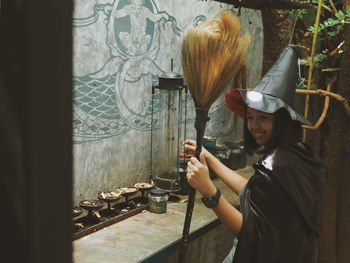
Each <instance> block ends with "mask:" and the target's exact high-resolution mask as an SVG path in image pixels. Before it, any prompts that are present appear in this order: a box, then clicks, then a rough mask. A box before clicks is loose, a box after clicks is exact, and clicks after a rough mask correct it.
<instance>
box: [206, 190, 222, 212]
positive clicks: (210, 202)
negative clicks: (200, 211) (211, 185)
mask: <svg viewBox="0 0 350 263" xmlns="http://www.w3.org/2000/svg"><path fill="white" fill-rule="evenodd" d="M220 196H221V193H220V190H219V189H217V191H216V194H215V195H214V196H212V197H203V198H202V202H203V204H204V205H205V206H206V207H208V208H214V207H215V206H216V205H217V204H218V202H219V199H220Z"/></svg>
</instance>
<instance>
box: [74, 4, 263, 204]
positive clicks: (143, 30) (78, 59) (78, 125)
mask: <svg viewBox="0 0 350 263" xmlns="http://www.w3.org/2000/svg"><path fill="white" fill-rule="evenodd" d="M231 8H232V7H231V6H230V5H227V4H219V3H218V2H215V1H211V0H208V1H198V0H177V1H174V0H95V1H86V0H75V3H74V14H73V41H74V43H73V76H74V77H73V142H74V147H73V150H74V195H73V196H74V200H75V201H77V200H80V199H83V198H95V197H96V192H98V191H101V190H108V189H111V188H112V187H120V186H123V185H124V186H125V185H127V184H130V183H131V182H133V181H135V180H148V179H149V175H150V148H151V146H150V141H151V136H150V135H151V128H152V130H156V129H157V127H158V126H157V125H158V123H157V119H153V120H152V110H153V115H154V116H155V115H156V114H157V112H159V110H160V107H159V100H160V96H159V93H158V90H157V89H156V92H155V93H154V94H153V95H152V86H153V85H156V84H157V83H158V77H159V76H160V75H162V74H164V73H165V72H168V71H170V70H171V65H173V71H174V72H176V73H180V74H181V73H182V69H181V61H180V46H181V41H182V36H183V34H184V32H185V30H186V28H187V27H188V26H190V25H194V26H195V25H198V24H199V23H201V22H203V21H205V20H206V19H210V18H213V17H215V16H217V15H218V13H219V12H220V11H222V10H231ZM232 11H233V12H236V11H235V10H232ZM259 19H260V17H259V14H258V13H257V12H255V11H249V10H248V11H246V14H244V12H243V13H242V16H241V20H242V29H243V30H242V31H244V32H245V31H248V30H249V31H250V32H251V34H252V36H253V41H252V45H251V50H254V54H253V53H250V54H249V58H248V59H249V60H250V61H254V63H255V65H254V63H249V62H248V63H249V65H253V66H252V67H251V66H249V65H248V67H249V71H250V78H249V80H248V82H251V81H252V80H253V81H255V80H256V79H257V78H258V76H259V75H260V68H259V67H257V66H256V64H257V63H256V58H255V57H254V56H255V55H256V54H258V56H259V52H260V50H261V49H260V47H261V45H260V43H262V42H261V41H257V40H260V39H261V34H262V32H261V27H260V26H259V23H260V20H259ZM250 21H251V22H250ZM254 39H255V40H254ZM171 61H173V63H171ZM183 96H186V95H185V93H183ZM186 99H187V114H186V122H187V123H186V124H187V129H188V132H187V135H188V136H189V137H190V138H191V137H192V138H194V136H195V130H194V128H193V123H194V118H195V111H194V105H193V101H192V98H191V97H190V95H189V94H187V98H186ZM209 116H210V118H211V119H210V121H209V122H208V124H207V128H206V133H207V135H212V136H217V137H225V136H232V135H234V133H235V132H236V131H237V129H239V123H237V120H236V119H235V118H234V117H233V115H232V113H230V112H229V111H228V109H227V107H226V106H225V102H224V98H223V96H222V97H221V98H219V99H218V100H217V101H216V102H215V103H214V105H212V107H211V109H210V112H209ZM153 143H154V144H155V143H156V142H153Z"/></svg>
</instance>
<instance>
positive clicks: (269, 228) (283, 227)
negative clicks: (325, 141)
mask: <svg viewBox="0 0 350 263" xmlns="http://www.w3.org/2000/svg"><path fill="white" fill-rule="evenodd" d="M253 167H254V170H255V173H254V175H253V176H252V177H251V178H250V179H249V181H248V183H247V184H246V186H245V188H244V189H243V190H242V192H241V195H240V210H241V212H242V215H243V224H242V228H241V231H240V233H239V235H238V244H237V248H236V252H235V255H234V259H233V262H234V263H311V262H312V259H313V256H314V252H315V248H316V238H317V237H318V234H319V231H320V227H319V222H318V221H319V210H320V201H321V197H322V192H323V188H324V187H323V186H324V181H325V176H326V170H325V167H324V165H323V162H322V160H320V159H318V158H315V157H314V155H313V153H312V151H311V149H310V148H309V147H308V146H307V145H305V144H301V143H300V144H295V145H283V146H279V147H277V148H276V149H274V150H272V151H270V152H269V153H267V154H265V155H264V156H263V157H262V158H261V159H260V160H259V161H258V162H257V163H255V164H254V165H253Z"/></svg>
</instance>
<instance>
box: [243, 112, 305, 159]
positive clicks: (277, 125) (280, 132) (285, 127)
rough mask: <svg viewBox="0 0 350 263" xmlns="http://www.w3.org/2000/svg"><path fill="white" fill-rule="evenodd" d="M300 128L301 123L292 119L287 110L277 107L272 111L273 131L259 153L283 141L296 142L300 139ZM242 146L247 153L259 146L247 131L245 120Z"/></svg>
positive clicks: (252, 151) (267, 150)
mask: <svg viewBox="0 0 350 263" xmlns="http://www.w3.org/2000/svg"><path fill="white" fill-rule="evenodd" d="M301 136H302V128H301V123H300V122H298V121H295V120H292V118H291V117H290V115H289V113H288V111H287V110H286V109H284V108H281V109H279V110H278V111H276V112H275V113H274V123H273V132H272V136H271V139H270V141H269V142H268V143H267V144H266V145H264V148H263V149H262V151H259V153H266V152H269V151H270V150H272V149H275V148H276V147H277V146H279V145H282V144H285V143H297V142H300V141H301ZM243 137H244V147H245V150H246V152H247V153H248V154H253V153H254V152H256V151H257V149H258V148H259V147H260V145H258V144H257V143H256V141H255V139H254V137H253V136H252V134H251V133H250V132H249V130H248V127H247V120H246V119H245V120H244V130H243Z"/></svg>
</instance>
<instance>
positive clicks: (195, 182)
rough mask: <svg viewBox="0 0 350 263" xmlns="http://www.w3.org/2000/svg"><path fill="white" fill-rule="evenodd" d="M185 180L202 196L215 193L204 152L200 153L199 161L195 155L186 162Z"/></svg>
mask: <svg viewBox="0 0 350 263" xmlns="http://www.w3.org/2000/svg"><path fill="white" fill-rule="evenodd" d="M187 180H188V183H189V184H190V185H191V186H192V187H193V188H195V189H196V190H198V191H199V192H200V193H201V194H202V196H213V195H215V193H216V187H215V185H214V183H213V182H212V181H211V179H210V177H209V169H208V166H207V164H206V161H205V157H204V154H201V155H200V161H199V160H198V159H197V158H195V157H191V159H190V161H189V162H188V163H187Z"/></svg>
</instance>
